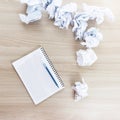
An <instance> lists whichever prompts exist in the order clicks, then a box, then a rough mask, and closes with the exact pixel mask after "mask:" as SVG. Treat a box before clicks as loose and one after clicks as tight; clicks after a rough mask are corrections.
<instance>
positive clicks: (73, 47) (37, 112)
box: [0, 0, 120, 120]
mask: <svg viewBox="0 0 120 120" xmlns="http://www.w3.org/2000/svg"><path fill="white" fill-rule="evenodd" d="M69 2H72V1H69V0H64V4H65V3H69ZM74 2H76V3H78V5H79V8H81V3H83V2H86V3H88V4H90V5H97V6H105V7H109V8H110V9H111V10H112V11H113V12H114V15H115V17H116V21H115V22H114V23H110V22H108V21H105V22H104V24H102V25H100V26H98V28H100V30H101V32H102V33H103V35H104V40H103V41H102V42H101V43H100V46H99V47H98V48H95V49H94V50H95V52H96V54H97V56H98V60H97V62H96V63H95V64H94V65H93V66H91V67H85V68H84V67H79V66H78V65H77V63H76V55H75V52H76V51H77V50H79V48H80V45H79V41H76V40H74V35H73V33H72V32H71V28H70V29H69V30H61V29H58V28H57V27H55V26H54V25H53V21H51V20H49V19H48V16H47V14H45V13H44V14H43V17H42V20H40V21H38V22H35V23H32V24H29V25H25V24H23V23H21V21H20V19H19V17H18V14H19V13H21V12H25V6H24V5H22V4H20V2H19V1H18V0H1V1H0V120H101V119H102V120H120V2H119V0H99V1H98V0H91V1H89V0H85V1H84V0H74ZM40 45H42V46H43V47H44V48H45V49H46V51H47V53H48V55H49V57H50V58H51V60H52V62H53V63H54V65H55V68H56V69H57V71H58V73H59V74H60V76H61V78H62V79H63V81H64V83H65V89H64V90H63V91H61V92H59V93H58V94H56V95H54V96H52V97H51V98H49V99H47V100H46V101H44V102H43V103H41V104H39V105H37V106H35V105H34V104H33V103H32V100H31V99H30V97H29V95H28V93H27V92H26V90H25V88H24V86H23V84H22V82H21V81H20V79H19V78H18V76H17V74H16V72H15V71H14V69H13V67H12V65H11V63H12V61H14V60H16V59H18V58H20V57H22V56H23V55H25V54H27V53H29V52H31V51H32V50H34V49H36V48H38V47H39V46H40ZM81 76H83V77H84V78H85V80H86V82H87V83H88V86H89V91H88V92H89V96H88V97H87V98H86V99H83V100H81V101H79V102H74V99H73V91H72V89H71V86H72V84H73V83H74V82H75V81H79V80H81V79H80V78H81Z"/></svg>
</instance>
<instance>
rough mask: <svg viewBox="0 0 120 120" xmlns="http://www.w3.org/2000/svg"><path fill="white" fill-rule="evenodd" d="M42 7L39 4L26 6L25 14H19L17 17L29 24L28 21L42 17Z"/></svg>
mask: <svg viewBox="0 0 120 120" xmlns="http://www.w3.org/2000/svg"><path fill="white" fill-rule="evenodd" d="M41 11H42V8H41V5H39V4H38V5H31V6H28V7H27V10H26V14H27V15H25V14H19V17H20V19H21V21H22V22H24V23H26V24H29V23H30V22H34V21H37V20H40V19H41V17H42V13H41Z"/></svg>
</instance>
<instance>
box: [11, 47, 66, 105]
mask: <svg viewBox="0 0 120 120" xmlns="http://www.w3.org/2000/svg"><path fill="white" fill-rule="evenodd" d="M12 65H13V66H14V68H15V70H16V72H17V73H18V75H19V77H20V79H21V81H22V82H23V84H24V86H25V87H26V89H27V91H28V93H29V94H30V96H31V98H32V100H33V102H34V103H35V104H38V103H40V102H42V101H44V100H45V99H47V98H48V97H50V96H52V95H53V94H55V93H57V92H58V91H60V90H62V89H63V88H64V84H63V81H62V80H61V78H60V76H59V75H58V73H57V71H56V70H55V68H54V66H53V64H52V62H51V61H50V59H49V57H48V55H47V54H46V52H45V50H44V48H42V47H41V48H39V49H37V50H35V51H33V52H32V53H30V54H28V55H26V56H24V57H22V58H20V59H18V60H17V61H15V62H13V63H12Z"/></svg>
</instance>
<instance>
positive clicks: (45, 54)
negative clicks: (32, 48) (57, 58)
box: [40, 47, 64, 87]
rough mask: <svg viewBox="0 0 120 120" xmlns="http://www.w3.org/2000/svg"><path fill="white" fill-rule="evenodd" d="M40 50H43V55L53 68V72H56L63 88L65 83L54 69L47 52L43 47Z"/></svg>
mask: <svg viewBox="0 0 120 120" xmlns="http://www.w3.org/2000/svg"><path fill="white" fill-rule="evenodd" d="M40 49H41V51H42V53H43V54H44V56H45V58H46V60H47V61H48V63H49V65H50V66H51V68H52V70H53V71H54V73H55V75H56V77H57V78H58V80H59V82H60V84H61V85H62V87H64V83H63V81H62V79H61V78H60V76H59V75H58V73H57V71H56V69H55V68H54V66H53V64H52V62H51V60H50V59H49V57H48V55H47V53H46V51H45V50H44V48H42V47H41V48H40Z"/></svg>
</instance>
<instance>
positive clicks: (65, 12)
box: [54, 3, 77, 29]
mask: <svg viewBox="0 0 120 120" xmlns="http://www.w3.org/2000/svg"><path fill="white" fill-rule="evenodd" d="M76 10H77V5H76V4H75V3H70V4H67V5H64V6H63V7H60V8H58V9H57V11H56V13H55V22H54V25H55V26H58V27H59V28H61V29H63V28H66V29H68V26H69V24H70V23H71V20H72V15H73V13H74V12H76Z"/></svg>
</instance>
